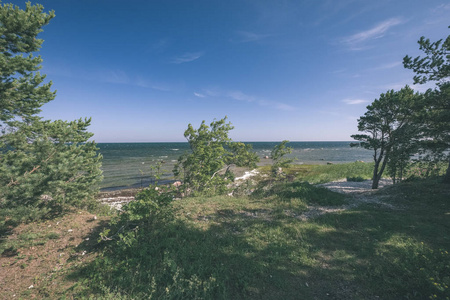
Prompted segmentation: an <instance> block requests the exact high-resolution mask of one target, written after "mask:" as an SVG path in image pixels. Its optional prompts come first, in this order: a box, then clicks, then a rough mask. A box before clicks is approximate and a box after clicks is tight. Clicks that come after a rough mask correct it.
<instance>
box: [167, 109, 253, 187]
mask: <svg viewBox="0 0 450 300" xmlns="http://www.w3.org/2000/svg"><path fill="white" fill-rule="evenodd" d="M226 119H227V118H226V117H225V118H224V119H222V120H219V121H213V122H212V123H211V124H210V125H209V126H208V125H206V123H205V121H203V122H202V123H201V125H200V127H199V128H198V129H194V127H193V126H192V125H191V124H189V125H188V129H187V130H186V131H185V132H184V136H185V138H186V139H187V141H188V142H189V146H190V148H191V151H192V152H191V153H185V154H184V155H182V156H180V158H179V159H178V163H177V164H176V165H175V167H174V170H173V172H174V174H175V176H177V177H179V178H182V179H183V188H184V190H185V191H187V192H189V191H190V192H192V193H194V194H210V195H213V194H217V193H223V192H225V190H226V187H227V184H228V183H230V182H231V181H232V180H233V179H234V175H233V174H232V173H231V172H230V166H231V165H232V164H235V165H237V166H248V167H253V166H255V164H256V162H257V161H258V157H257V156H256V154H255V153H252V152H251V146H250V145H245V144H243V143H233V142H232V141H231V139H230V138H229V136H228V132H229V131H230V130H232V129H233V128H234V127H233V126H231V123H226Z"/></svg>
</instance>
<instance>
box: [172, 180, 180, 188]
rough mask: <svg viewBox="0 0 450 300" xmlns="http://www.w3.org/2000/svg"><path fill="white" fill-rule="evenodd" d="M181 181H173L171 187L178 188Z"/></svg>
mask: <svg viewBox="0 0 450 300" xmlns="http://www.w3.org/2000/svg"><path fill="white" fill-rule="evenodd" d="M181 184H182V183H181V181H179V180H178V181H175V182H174V183H172V185H173V186H174V187H179V186H181Z"/></svg>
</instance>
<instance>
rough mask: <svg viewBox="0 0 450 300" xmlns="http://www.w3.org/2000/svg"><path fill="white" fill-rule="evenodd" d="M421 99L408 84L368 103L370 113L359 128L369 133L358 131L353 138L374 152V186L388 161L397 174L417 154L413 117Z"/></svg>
mask: <svg viewBox="0 0 450 300" xmlns="http://www.w3.org/2000/svg"><path fill="white" fill-rule="evenodd" d="M418 98H419V95H418V94H414V91H413V90H412V89H411V88H409V87H408V86H406V87H404V88H403V89H401V90H400V91H398V92H395V91H394V90H391V91H388V92H386V93H385V94H381V95H380V98H379V99H375V101H373V102H372V104H371V105H369V106H367V112H366V113H365V114H364V116H362V117H360V118H359V119H358V130H359V131H362V132H366V133H367V134H355V135H352V138H353V139H355V140H358V141H361V143H359V145H361V146H362V147H364V148H366V149H370V150H373V152H374V154H373V158H374V168H373V177H372V182H373V183H372V188H373V189H377V188H378V182H379V181H380V179H381V176H382V175H383V172H384V170H385V168H386V165H387V163H388V162H390V165H391V170H392V171H393V172H394V175H395V173H396V172H397V167H400V169H401V168H403V166H404V164H406V162H408V161H409V158H410V156H411V155H412V154H414V150H415V148H414V141H415V139H416V138H418V136H417V135H415V133H416V132H417V130H415V128H414V125H413V124H412V119H411V116H412V115H413V107H414V105H415V102H416V101H418ZM353 145H354V144H353ZM394 177H395V176H394Z"/></svg>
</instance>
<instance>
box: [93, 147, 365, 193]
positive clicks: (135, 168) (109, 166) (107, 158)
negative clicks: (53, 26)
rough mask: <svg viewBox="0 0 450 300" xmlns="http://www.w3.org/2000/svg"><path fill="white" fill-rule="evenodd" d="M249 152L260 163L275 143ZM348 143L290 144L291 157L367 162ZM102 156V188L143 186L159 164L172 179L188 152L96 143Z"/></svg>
mask: <svg viewBox="0 0 450 300" xmlns="http://www.w3.org/2000/svg"><path fill="white" fill-rule="evenodd" d="M250 144H252V146H253V150H254V151H255V152H256V153H257V154H258V156H259V157H260V158H261V162H262V163H263V162H264V157H265V156H266V155H267V156H269V155H270V152H271V151H272V149H273V147H274V146H275V145H277V144H279V142H253V143H250ZM349 144H350V142H290V143H289V144H288V146H289V147H291V148H293V149H294V150H293V152H292V154H291V156H292V157H296V158H297V160H296V162H295V163H297V164H301V163H304V164H326V163H327V162H332V163H346V162H354V161H357V160H362V161H371V160H372V156H371V155H372V152H371V151H368V150H365V149H362V148H350V146H349ZM98 147H99V148H100V153H101V154H102V155H103V167H102V169H103V175H104V180H103V183H102V188H125V187H139V186H141V184H142V185H143V186H146V185H148V184H149V183H150V181H151V178H152V175H153V174H154V171H152V169H151V166H153V165H155V164H156V162H158V161H163V169H164V172H163V173H164V176H163V177H164V178H170V177H172V176H173V174H172V169H173V166H174V164H175V162H176V161H177V159H178V157H179V156H180V155H182V154H183V153H184V152H187V151H189V144H188V143H99V144H98Z"/></svg>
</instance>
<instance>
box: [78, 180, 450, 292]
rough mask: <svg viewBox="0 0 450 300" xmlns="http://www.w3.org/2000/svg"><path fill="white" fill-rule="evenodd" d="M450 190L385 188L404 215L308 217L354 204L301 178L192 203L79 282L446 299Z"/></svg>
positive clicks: (126, 287) (89, 269)
mask: <svg viewBox="0 0 450 300" xmlns="http://www.w3.org/2000/svg"><path fill="white" fill-rule="evenodd" d="M449 195H450V190H449V187H447V186H444V185H441V184H438V183H435V182H430V181H425V182H424V181H421V182H419V183H418V182H415V183H414V184H412V183H411V184H408V183H406V184H402V185H399V186H397V187H393V188H390V189H388V190H387V191H385V192H380V193H379V197H384V198H383V199H384V201H386V202H388V203H390V204H391V205H393V206H394V207H397V209H388V208H386V207H384V206H380V205H375V204H370V205H369V204H366V205H362V206H359V207H358V208H355V209H352V210H347V211H343V212H340V213H329V214H325V215H323V216H321V217H319V218H316V219H311V220H308V221H302V220H301V219H300V218H298V216H299V215H300V214H301V213H302V212H304V211H306V210H307V207H308V205H327V206H333V205H334V206H337V207H338V206H339V205H342V204H344V203H346V201H347V200H348V199H345V198H344V197H343V196H342V195H339V194H335V193H333V192H330V191H327V190H323V189H321V188H316V187H314V186H311V185H309V184H305V183H301V182H297V181H294V182H285V183H281V184H280V185H277V184H275V185H274V186H273V187H271V188H269V189H266V191H265V192H264V193H262V194H261V195H260V196H259V197H238V198H230V197H212V198H203V197H197V198H186V199H182V200H179V201H177V202H176V203H175V207H176V211H177V213H176V218H175V220H174V221H173V222H170V223H166V224H164V225H162V226H161V227H160V226H156V227H155V228H154V230H153V231H151V232H147V233H146V234H145V235H143V236H140V237H139V239H138V241H137V242H136V243H132V244H130V245H128V246H127V247H122V248H120V247H118V244H116V243H111V245H110V246H108V245H106V247H105V248H104V250H103V251H102V252H101V255H102V256H101V259H99V260H96V261H95V262H93V263H91V264H89V265H87V266H85V268H84V269H81V270H78V271H77V272H76V273H74V274H73V275H72V276H74V277H75V278H78V279H80V278H84V280H85V282H86V284H88V286H89V288H88V289H80V290H78V291H77V292H78V293H79V294H77V295H78V296H82V295H85V296H87V295H90V294H91V293H94V294H96V295H104V296H107V297H111V298H113V297H119V298H120V297H121V298H122V299H146V298H149V297H152V298H155V299H180V298H183V299H299V298H303V299H314V298H317V299H323V298H331V299H402V298H404V299H426V298H428V297H429V296H431V297H434V295H436V297H438V298H442V299H445V297H448V296H449V295H450V293H449V289H448V285H449V284H450V282H449V277H448V274H450V257H449V255H448V252H446V251H448V250H449V249H450V239H449V238H448V236H450V235H449V234H450V228H449V227H448V224H449V223H448V221H449V215H450V213H449V211H450V203H449V202H448V199H449ZM119 244H120V243H119ZM97 293H98V294H97ZM105 293H106V294H105Z"/></svg>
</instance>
